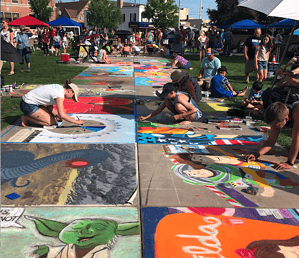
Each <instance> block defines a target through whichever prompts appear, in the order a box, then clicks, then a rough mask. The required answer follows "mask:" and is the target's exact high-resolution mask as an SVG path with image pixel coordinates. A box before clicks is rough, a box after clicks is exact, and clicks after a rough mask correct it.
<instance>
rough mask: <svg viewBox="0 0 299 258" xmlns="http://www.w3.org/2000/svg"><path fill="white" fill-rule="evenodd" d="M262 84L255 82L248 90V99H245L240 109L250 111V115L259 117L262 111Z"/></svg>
mask: <svg viewBox="0 0 299 258" xmlns="http://www.w3.org/2000/svg"><path fill="white" fill-rule="evenodd" d="M262 88H263V83H262V82H260V81H255V82H254V83H253V84H252V87H251V89H250V94H249V97H248V98H245V99H244V101H243V103H242V107H244V108H249V109H252V113H253V114H255V115H260V112H261V111H262V110H263V108H264V107H263V101H262V95H263V92H264V91H263V89H262Z"/></svg>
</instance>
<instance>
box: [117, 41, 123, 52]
mask: <svg viewBox="0 0 299 258" xmlns="http://www.w3.org/2000/svg"><path fill="white" fill-rule="evenodd" d="M116 49H117V51H119V53H122V52H123V44H122V43H121V38H118V39H117V47H116Z"/></svg>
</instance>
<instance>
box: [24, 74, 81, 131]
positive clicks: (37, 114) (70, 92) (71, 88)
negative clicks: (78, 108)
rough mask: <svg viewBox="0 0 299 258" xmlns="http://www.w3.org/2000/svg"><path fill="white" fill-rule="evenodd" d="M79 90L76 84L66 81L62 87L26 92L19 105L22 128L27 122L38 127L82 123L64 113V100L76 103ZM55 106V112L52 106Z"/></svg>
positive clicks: (50, 86)
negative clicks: (64, 122)
mask: <svg viewBox="0 0 299 258" xmlns="http://www.w3.org/2000/svg"><path fill="white" fill-rule="evenodd" d="M78 95H79V89H78V87H77V85H76V84H74V83H71V81H70V80H66V81H65V83H64V86H61V85H59V84H47V85H43V86H40V87H38V88H35V89H33V90H31V91H30V92H28V93H27V94H26V95H25V96H24V97H23V98H22V101H21V103H20V108H21V110H22V112H23V113H24V115H21V121H22V126H24V127H26V126H27V125H29V122H33V123H35V124H38V125H43V126H52V125H56V124H57V123H58V122H62V121H63V120H65V121H68V122H70V123H74V124H77V125H82V124H84V121H82V120H80V119H79V118H78V120H75V119H73V118H71V117H70V116H69V115H68V114H66V113H65V110H64V106H63V101H64V99H73V100H74V101H75V102H78ZM55 104H56V106H57V110H56V109H54V107H53V105H55Z"/></svg>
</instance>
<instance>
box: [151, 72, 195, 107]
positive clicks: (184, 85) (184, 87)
mask: <svg viewBox="0 0 299 258" xmlns="http://www.w3.org/2000/svg"><path fill="white" fill-rule="evenodd" d="M170 77H171V79H172V83H173V84H175V85H176V86H177V87H178V90H179V91H182V92H187V93H189V94H190V96H191V97H192V99H193V100H194V101H195V103H198V102H199V101H200V100H201V87H200V86H199V85H198V83H197V81H196V80H195V79H194V78H193V77H191V76H189V74H188V73H187V72H186V71H181V70H176V71H174V72H173V73H172V74H171V75H170ZM156 95H157V96H158V97H160V98H163V97H164V96H163V95H162V96H161V94H160V93H159V92H158V91H156Z"/></svg>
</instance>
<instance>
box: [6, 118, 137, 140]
mask: <svg viewBox="0 0 299 258" xmlns="http://www.w3.org/2000/svg"><path fill="white" fill-rule="evenodd" d="M69 115H70V116H71V117H73V118H74V119H78V118H80V119H82V120H83V121H84V125H82V126H79V125H74V124H72V123H69V122H66V121H63V122H62V123H60V124H59V126H58V127H57V128H51V129H46V128H40V127H35V128H22V129H21V130H20V131H19V132H18V133H17V134H16V135H14V136H12V137H10V138H9V139H8V140H7V141H6V142H30V143H95V142H100V143H121V144H124V143H125V144H131V143H135V142H136V133H135V118H134V115H112V114H109V115H107V114H101V115H98V114H91V115H90V114H69ZM11 130H13V128H12V129H11ZM2 142H4V141H2Z"/></svg>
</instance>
